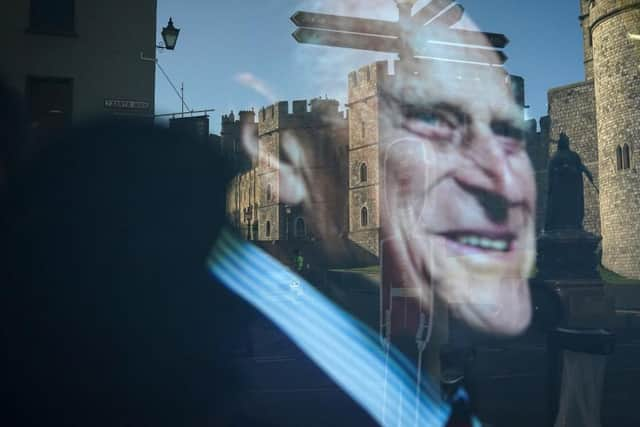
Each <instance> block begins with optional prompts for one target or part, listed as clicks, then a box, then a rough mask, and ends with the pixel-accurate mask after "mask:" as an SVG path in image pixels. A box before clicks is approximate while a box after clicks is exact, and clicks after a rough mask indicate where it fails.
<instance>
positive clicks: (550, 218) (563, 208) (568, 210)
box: [544, 132, 597, 231]
mask: <svg viewBox="0 0 640 427" xmlns="http://www.w3.org/2000/svg"><path fill="white" fill-rule="evenodd" d="M583 173H584V174H585V175H586V177H587V178H588V179H589V181H590V182H591V184H593V176H592V175H591V172H590V171H589V169H587V167H586V166H585V165H584V164H583V163H582V160H581V159H580V156H579V155H578V154H577V153H576V152H574V151H571V149H569V137H567V135H566V134H565V133H564V132H563V133H561V134H560V138H559V139H558V151H557V152H556V153H555V154H554V155H553V157H552V158H551V160H550V162H549V169H548V177H549V187H548V199H547V216H546V221H545V227H544V228H545V231H551V230H582V229H583V228H582V220H583V219H584V187H583V184H582V174H583ZM593 185H594V187H595V184H593ZM596 190H597V188H596Z"/></svg>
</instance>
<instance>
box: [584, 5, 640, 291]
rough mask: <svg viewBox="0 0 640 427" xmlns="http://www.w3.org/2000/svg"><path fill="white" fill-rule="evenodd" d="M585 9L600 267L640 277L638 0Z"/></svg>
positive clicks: (639, 7)
mask: <svg viewBox="0 0 640 427" xmlns="http://www.w3.org/2000/svg"><path fill="white" fill-rule="evenodd" d="M581 6H582V7H587V6H588V8H589V10H588V17H586V18H585V19H583V28H584V29H585V33H586V34H585V38H586V37H589V38H590V39H591V48H592V55H593V81H594V92H595V105H596V122H597V135H598V169H599V183H600V217H601V230H602V250H603V259H602V263H603V264H604V265H605V266H606V267H607V268H609V269H611V270H613V271H615V272H616V273H618V274H622V275H624V276H628V277H633V278H636V279H638V278H640V238H639V237H638V236H640V174H638V172H637V169H636V156H638V155H640V68H639V66H640V52H638V47H637V46H635V43H637V42H634V41H633V40H630V39H629V38H628V33H629V32H634V33H637V32H640V0H597V1H584V0H582V1H581ZM587 57H588V55H587V54H585V59H586V58H587ZM586 68H587V70H588V69H589V67H586ZM587 74H588V72H587Z"/></svg>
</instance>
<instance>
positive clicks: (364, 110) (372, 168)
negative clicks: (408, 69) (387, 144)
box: [348, 61, 389, 257]
mask: <svg viewBox="0 0 640 427" xmlns="http://www.w3.org/2000/svg"><path fill="white" fill-rule="evenodd" d="M387 69H388V63H387V62H384V61H382V62H377V63H374V64H371V65H367V66H364V67H362V68H360V69H359V70H357V71H352V72H351V73H349V85H348V88H349V215H348V216H349V239H350V240H352V241H353V242H355V243H356V244H358V245H359V246H361V247H362V248H364V249H365V250H367V251H368V252H370V253H371V254H373V255H375V256H376V257H377V256H379V240H380V206H379V204H380V171H379V143H380V134H381V129H380V114H379V108H380V105H379V104H380V103H379V93H380V92H379V87H380V86H381V85H382V83H383V82H384V80H385V78H388V77H389V74H388V72H387Z"/></svg>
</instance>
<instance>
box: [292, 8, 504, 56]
mask: <svg viewBox="0 0 640 427" xmlns="http://www.w3.org/2000/svg"><path fill="white" fill-rule="evenodd" d="M396 4H397V6H398V12H399V19H398V21H384V20H377V19H364V18H354V17H348V16H338V15H328V14H323V13H312V12H301V11H298V12H296V13H294V14H293V16H292V17H291V20H292V21H293V23H294V24H295V25H296V26H297V27H298V29H297V30H296V31H294V33H293V37H294V38H295V39H296V41H298V43H307V44H316V45H323V46H334V47H343V48H351V49H359V50H370V51H376V52H388V53H397V54H399V56H400V59H401V60H404V59H409V58H411V57H416V56H417V57H423V56H429V57H435V58H438V59H445V60H446V59H449V60H465V59H466V57H467V56H468V55H469V52H473V51H474V50H475V51H478V52H477V53H478V55H477V57H478V58H486V57H487V55H482V54H483V53H486V50H487V47H486V46H481V47H469V46H466V47H465V48H461V47H460V46H454V45H451V44H446V43H460V42H461V41H465V40H471V41H472V42H470V43H468V44H470V45H471V46H473V45H476V46H477V45H478V44H479V42H478V40H483V37H484V38H486V39H487V40H488V41H489V43H490V45H491V47H492V48H493V49H494V51H495V52H496V54H497V55H496V56H497V61H496V62H497V64H495V65H502V64H504V62H505V61H506V60H507V56H506V55H505V54H504V52H502V51H501V50H499V49H503V48H504V47H505V46H506V45H507V44H508V43H509V41H508V39H507V38H506V37H505V36H504V34H495V33H479V32H477V31H468V30H459V29H453V28H450V29H449V30H448V31H446V32H443V31H438V32H436V34H437V36H436V37H435V38H432V37H430V36H429V32H430V28H433V26H435V25H438V26H445V27H451V26H452V25H454V24H455V23H457V22H458V21H459V20H460V19H461V18H462V15H463V13H464V8H463V7H462V6H460V5H459V4H455V3H454V1H453V0H432V1H431V2H430V3H429V4H427V5H426V6H425V7H423V8H422V9H421V10H419V11H418V12H416V13H415V14H414V15H411V6H412V5H413V2H411V1H406V0H405V1H401V0H396ZM415 34H418V35H421V36H424V40H425V42H424V44H423V45H422V46H416V47H414V46H412V45H411V44H408V43H406V41H407V40H408V39H409V37H410V36H411V35H415ZM479 36H482V37H479ZM433 42H436V43H437V44H434V43H433ZM435 46H437V47H435ZM482 50H484V52H482ZM473 57H474V55H471V59H470V60H473Z"/></svg>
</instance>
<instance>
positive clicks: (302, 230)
mask: <svg viewBox="0 0 640 427" xmlns="http://www.w3.org/2000/svg"><path fill="white" fill-rule="evenodd" d="M306 231H307V230H306V227H305V224H304V219H302V218H296V225H295V228H294V233H295V237H296V239H303V238H304V236H305V234H306Z"/></svg>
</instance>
